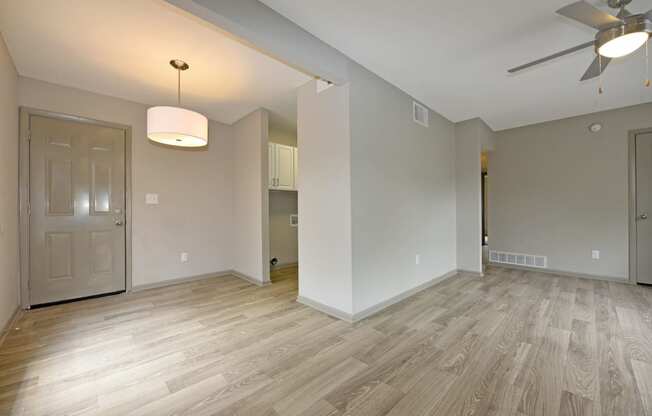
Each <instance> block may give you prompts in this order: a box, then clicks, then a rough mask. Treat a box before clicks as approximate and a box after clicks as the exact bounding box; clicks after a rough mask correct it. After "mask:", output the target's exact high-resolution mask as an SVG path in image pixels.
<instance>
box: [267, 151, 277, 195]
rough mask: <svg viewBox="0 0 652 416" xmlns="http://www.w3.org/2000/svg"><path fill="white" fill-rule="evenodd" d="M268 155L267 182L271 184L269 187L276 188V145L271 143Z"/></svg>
mask: <svg viewBox="0 0 652 416" xmlns="http://www.w3.org/2000/svg"><path fill="white" fill-rule="evenodd" d="M267 155H268V156H267V160H268V162H267V163H268V164H269V168H268V169H269V176H268V178H267V181H268V182H269V187H270V188H274V187H275V186H276V144H274V143H269V144H268V145H267Z"/></svg>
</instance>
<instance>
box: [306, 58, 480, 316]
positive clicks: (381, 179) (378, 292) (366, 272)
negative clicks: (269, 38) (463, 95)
mask: <svg viewBox="0 0 652 416" xmlns="http://www.w3.org/2000/svg"><path fill="white" fill-rule="evenodd" d="M349 76H350V78H351V84H350V88H351V97H350V99H351V102H350V105H351V111H350V112H351V116H350V117H351V205H352V216H351V218H352V220H351V223H352V236H353V300H354V312H355V313H358V312H361V311H364V310H365V309H368V308H370V307H373V306H375V305H377V304H378V303H381V302H383V301H386V300H388V299H391V298H393V297H395V296H397V295H400V294H402V293H404V292H406V291H408V290H410V289H413V288H415V287H417V286H419V285H421V284H423V283H426V282H428V281H430V280H432V279H433V278H435V277H439V276H441V275H444V274H446V273H448V272H450V271H452V270H455V269H456V267H457V266H456V252H455V238H456V235H455V234H456V233H455V204H456V201H455V179H454V175H455V171H454V169H455V168H454V159H455V157H454V155H455V149H454V146H455V143H454V125H453V123H451V122H450V121H448V120H446V119H445V118H443V117H441V116H440V115H438V114H437V113H435V112H433V111H430V127H429V128H425V127H423V126H421V125H419V124H416V123H415V122H413V120H412V102H413V99H412V98H411V97H410V96H409V95H407V94H405V93H404V92H402V91H401V90H399V89H398V88H396V87H394V86H393V85H391V84H389V83H387V82H386V81H384V80H382V79H381V78H379V77H378V76H376V75H374V74H373V73H371V72H369V71H367V70H366V69H364V68H363V67H361V66H359V65H357V64H355V63H352V64H351V65H350V67H349ZM301 151H302V154H304V153H305V149H304V148H303V147H302V148H301ZM478 163H479V161H478ZM302 166H304V165H303V160H302ZM304 169H305V168H304ZM302 174H303V171H302ZM417 254H419V255H420V264H419V265H417V264H416V262H415V256H416V255H417Z"/></svg>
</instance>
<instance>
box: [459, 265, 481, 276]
mask: <svg viewBox="0 0 652 416" xmlns="http://www.w3.org/2000/svg"><path fill="white" fill-rule="evenodd" d="M482 270H483V272H476V271H474V270H464V269H457V272H458V273H464V274H470V275H471V276H477V277H483V276H484V267H483V268H482Z"/></svg>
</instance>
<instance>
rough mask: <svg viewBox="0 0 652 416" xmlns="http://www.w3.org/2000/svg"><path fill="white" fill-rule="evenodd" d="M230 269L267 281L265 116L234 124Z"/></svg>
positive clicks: (255, 115)
mask: <svg viewBox="0 0 652 416" xmlns="http://www.w3.org/2000/svg"><path fill="white" fill-rule="evenodd" d="M233 142H234V145H233V150H234V151H233V154H232V157H233V211H232V212H233V231H234V234H233V269H234V270H235V271H237V272H239V273H242V274H244V275H246V276H248V277H250V278H252V279H255V280H257V281H258V282H261V283H264V282H268V281H269V235H268V233H269V225H268V224H269V199H268V198H269V192H268V190H267V188H268V186H267V184H268V182H267V181H268V179H267V176H268V170H267V169H268V167H267V161H268V159H267V142H268V114H267V111H265V110H257V111H254V112H253V113H251V114H249V115H248V116H246V117H244V118H243V119H241V120H240V121H238V122H237V123H234V124H233Z"/></svg>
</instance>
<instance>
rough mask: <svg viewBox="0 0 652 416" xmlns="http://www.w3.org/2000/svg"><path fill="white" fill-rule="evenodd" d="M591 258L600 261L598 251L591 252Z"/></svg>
mask: <svg viewBox="0 0 652 416" xmlns="http://www.w3.org/2000/svg"><path fill="white" fill-rule="evenodd" d="M591 258H592V259H593V260H600V250H593V251H591Z"/></svg>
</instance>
